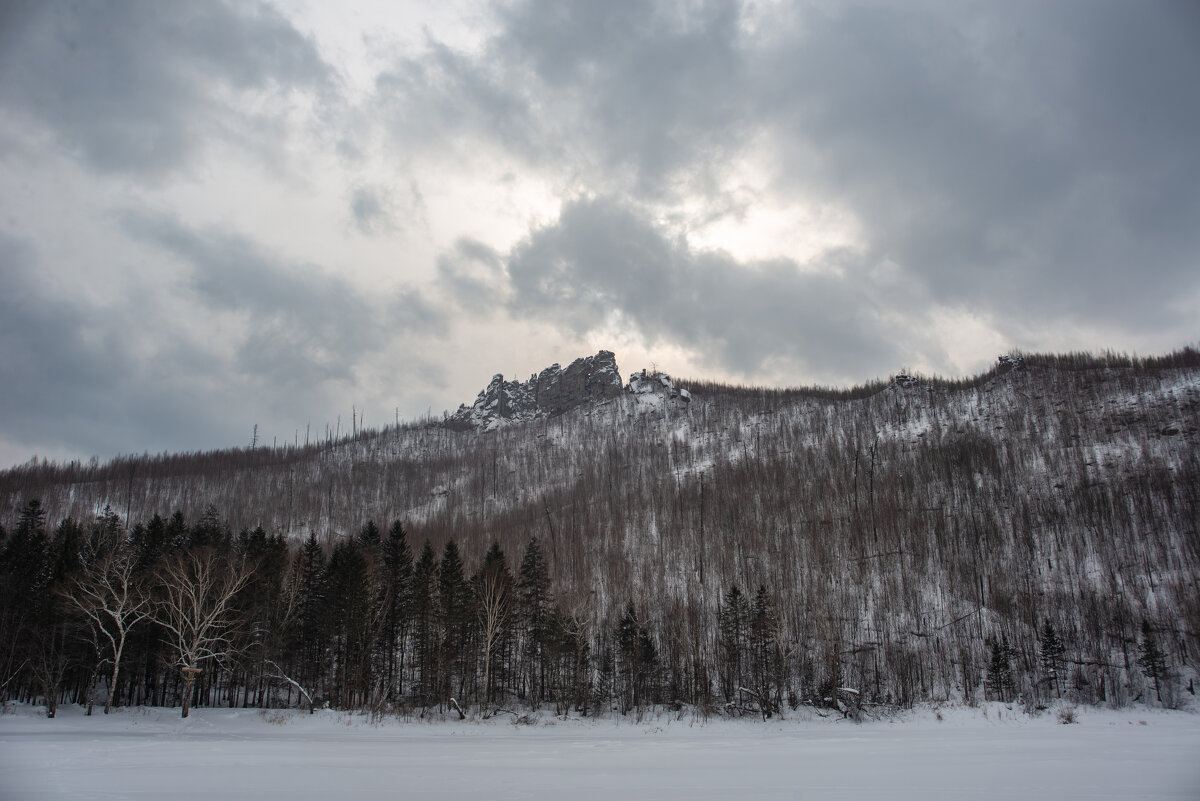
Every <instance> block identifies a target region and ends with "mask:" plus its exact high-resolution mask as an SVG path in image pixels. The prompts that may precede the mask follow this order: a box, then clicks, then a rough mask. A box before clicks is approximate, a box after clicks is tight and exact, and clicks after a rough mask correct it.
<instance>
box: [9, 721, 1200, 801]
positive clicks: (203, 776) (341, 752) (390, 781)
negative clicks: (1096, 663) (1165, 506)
mask: <svg viewBox="0 0 1200 801" xmlns="http://www.w3.org/2000/svg"><path fill="white" fill-rule="evenodd" d="M941 716H942V720H938V719H937V715H936V713H935V712H933V711H930V710H926V711H918V712H913V713H909V714H907V715H904V716H903V717H902V718H897V719H894V720H888V721H871V722H865V723H862V724H854V723H851V722H849V721H841V720H832V719H822V718H816V717H806V718H803V719H797V720H787V721H782V722H771V723H767V724H763V723H761V722H755V721H713V722H710V723H708V724H706V725H701V724H700V723H698V722H697V723H693V722H692V721H690V720H689V719H688V718H686V717H685V718H684V719H682V720H679V719H675V717H673V716H666V715H664V716H662V717H660V718H657V719H653V720H646V721H644V722H642V723H640V724H637V723H633V722H632V721H623V722H620V723H617V722H614V721H611V720H610V721H602V722H585V721H557V720H555V719H554V718H552V717H548V716H547V717H546V718H544V719H543V720H542V721H541V722H540V723H539V724H537V725H526V726H517V725H513V724H512V723H511V722H509V721H510V720H511V718H507V717H503V718H498V719H493V720H490V721H487V722H478V721H474V722H473V721H464V722H438V723H422V722H409V723H403V722H398V721H395V720H386V721H383V722H380V723H372V722H370V721H369V720H368V719H367V718H365V717H362V716H351V715H346V714H341V713H336V712H323V713H318V714H317V715H313V716H309V715H305V714H301V713H296V712H267V713H265V714H264V713H263V712H260V711H243V710H219V709H196V710H194V711H193V712H192V716H191V717H190V718H189V719H188V720H180V719H179V713H178V710H163V709H130V710H119V711H117V712H114V714H112V715H109V716H108V717H105V716H104V715H101V714H99V711H98V710H97V714H95V715H93V716H92V717H90V718H89V717H84V716H83V714H82V710H80V709H78V708H76V707H66V706H64V707H61V708H60V710H59V717H58V718H57V719H55V720H47V719H45V718H44V717H38V716H37V710H34V709H31V708H29V707H17V708H9V709H8V710H6V713H5V714H3V715H0V799H4V800H5V801H7V800H8V799H31V800H32V799H73V800H74V801H82V800H84V799H161V798H171V799H205V801H211V800H212V799H238V798H245V799H256V800H261V801H267V800H268V799H289V801H292V800H295V801H303V800H304V799H321V801H338V800H339V799H367V798H372V799H373V798H412V799H425V798H432V799H471V801H479V800H480V799H489V798H503V799H561V798H567V799H570V800H571V801H579V800H580V799H592V798H595V799H637V798H648V799H656V800H658V799H699V798H722V799H725V798H728V799H739V798H753V799H822V798H832V799H849V798H887V799H922V801H925V800H927V799H1004V800H1005V801H1012V799H1030V798H1046V799H1059V800H1061V799H1134V798H1137V799H1163V798H1171V799H1190V800H1191V801H1195V799H1197V798H1200V715H1197V714H1190V713H1182V712H1175V713H1170V712H1161V711H1155V710H1146V709H1136V708H1135V709H1130V710H1118V711H1112V710H1101V709H1087V708H1084V709H1081V710H1079V711H1078V723H1076V724H1074V725H1069V726H1065V725H1061V724H1059V723H1058V720H1057V718H1056V716H1055V715H1053V714H1048V713H1047V714H1043V715H1041V716H1038V717H1028V716H1026V715H1023V714H1021V713H1020V712H1016V711H1013V710H1009V709H1007V708H1005V707H1003V706H1000V705H990V706H987V707H981V708H976V709H971V708H954V709H943V710H942V712H941Z"/></svg>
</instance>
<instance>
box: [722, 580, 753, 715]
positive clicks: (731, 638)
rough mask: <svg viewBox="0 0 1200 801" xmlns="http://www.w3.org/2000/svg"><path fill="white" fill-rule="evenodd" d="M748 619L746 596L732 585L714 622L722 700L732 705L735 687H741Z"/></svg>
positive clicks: (736, 691)
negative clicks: (716, 627)
mask: <svg viewBox="0 0 1200 801" xmlns="http://www.w3.org/2000/svg"><path fill="white" fill-rule="evenodd" d="M748 620H749V609H748V608H747V605H746V596H744V595H743V594H742V591H741V590H740V589H738V586H737V585H736V584H734V585H733V586H732V587H730V588H729V592H728V593H727V594H726V596H725V600H724V603H722V604H721V611H720V613H719V620H718V637H719V649H718V650H719V656H718V658H719V660H720V674H721V689H722V691H723V692H724V694H725V700H726V701H727V702H729V703H734V702H736V700H737V697H738V694H739V689H738V688H739V687H741V686H742V685H743V684H745V678H744V676H743V665H744V661H745V652H746V636H747V628H748Z"/></svg>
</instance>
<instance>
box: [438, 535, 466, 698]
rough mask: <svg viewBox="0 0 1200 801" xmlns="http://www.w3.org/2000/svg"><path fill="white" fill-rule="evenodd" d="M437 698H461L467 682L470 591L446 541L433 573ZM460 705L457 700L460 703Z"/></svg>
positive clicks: (456, 555) (451, 545)
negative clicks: (435, 604) (436, 646)
mask: <svg viewBox="0 0 1200 801" xmlns="http://www.w3.org/2000/svg"><path fill="white" fill-rule="evenodd" d="M437 603H438V628H439V632H438V635H439V636H438V641H439V642H438V650H439V658H438V670H439V675H440V678H441V686H440V688H439V699H440V700H441V701H443V702H449V701H450V699H452V698H455V699H457V698H458V697H461V696H462V695H463V691H464V689H465V684H466V681H467V671H466V665H467V654H468V650H467V648H468V640H469V636H470V626H471V623H472V614H471V598H470V589H469V586H468V584H467V579H466V575H465V573H464V571H463V563H462V557H461V556H460V555H459V552H458V545H457V544H456V543H455V542H454V540H452V539H451V540H447V541H446V547H445V549H444V550H443V551H442V561H441V564H440V565H439V566H438V574H437ZM460 703H461V701H460Z"/></svg>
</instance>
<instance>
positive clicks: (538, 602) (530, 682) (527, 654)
mask: <svg viewBox="0 0 1200 801" xmlns="http://www.w3.org/2000/svg"><path fill="white" fill-rule="evenodd" d="M517 595H518V598H519V603H520V625H521V638H522V646H521V674H522V676H523V683H524V684H525V686H526V689H527V691H528V693H529V703H530V705H531V706H534V707H536V706H537V705H538V704H539V703H541V700H542V698H543V697H544V688H545V676H546V664H545V662H546V659H545V651H546V622H547V616H548V614H549V610H550V605H551V600H550V577H549V572H548V571H547V569H546V558H545V556H543V555H542V548H541V545H540V544H539V543H538V539H537V537H531V538H530V539H529V545H528V546H526V548H525V557H524V558H523V559H522V560H521V570H520V572H519V574H518V576H517Z"/></svg>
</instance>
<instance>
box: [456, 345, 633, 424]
mask: <svg viewBox="0 0 1200 801" xmlns="http://www.w3.org/2000/svg"><path fill="white" fill-rule="evenodd" d="M621 387H622V385H621V373H620V372H619V371H618V370H617V360H616V357H615V356H614V355H613V353H612V351H607V350H602V351H600V352H599V353H597V354H596V355H595V356H588V357H586V358H583V359H576V360H575V361H573V362H571V364H570V365H569V366H568V367H567V368H566V369H563V368H562V367H560V366H559V365H557V364H552V365H550V366H549V367H547V368H546V369H545V370H542V372H541V373H538V374H537V375H531V376H530V377H529V380H528V381H525V382H519V381H505V380H504V376H502V375H496V376H494V377H493V378H492V380H491V383H489V384H488V385H487V388H486V389H484V390H483V391H482V392H480V393H479V397H477V398H476V399H475V403H474V404H472V405H471V406H467V405H465V404H464V405H462V406H459V407H458V411H457V412H455V413H454V414H453V415H451V416H450V418H449V419H448V420H447V421H446V424H447V425H448V426H450V427H451V428H454V429H459V430H463V429H470V428H474V429H476V430H479V431H490V430H492V429H495V428H497V427H499V426H501V425H504V424H505V423H509V422H517V421H520V420H533V419H536V418H539V417H553V416H554V415H559V414H562V413H563V412H566V411H569V410H571V409H574V408H575V407H577V406H582V405H583V404H585V403H591V402H595V401H601V400H606V399H608V398H615V397H617V396H619V395H620V394H621Z"/></svg>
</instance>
